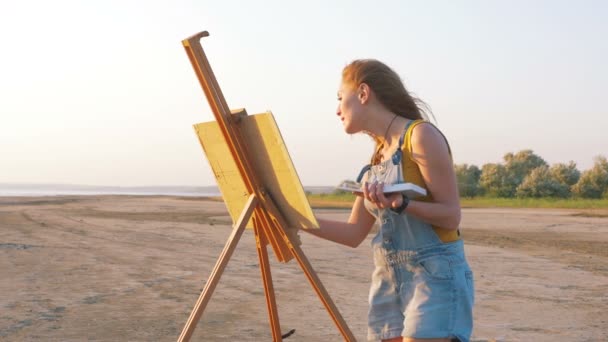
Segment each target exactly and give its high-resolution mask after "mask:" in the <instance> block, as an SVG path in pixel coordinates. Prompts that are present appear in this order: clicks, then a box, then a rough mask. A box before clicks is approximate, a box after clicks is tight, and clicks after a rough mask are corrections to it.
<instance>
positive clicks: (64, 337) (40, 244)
mask: <svg viewBox="0 0 608 342" xmlns="http://www.w3.org/2000/svg"><path fill="white" fill-rule="evenodd" d="M316 213H317V215H318V216H319V217H326V218H338V219H345V218H346V217H347V215H348V213H347V212H346V211H340V210H317V211H316ZM462 226H463V229H462V231H463V236H464V238H465V243H466V251H467V255H468V258H469V262H470V264H471V266H472V268H473V270H474V272H475V283H476V307H475V330H474V333H473V341H607V340H608V244H607V242H608V234H607V233H608V215H607V212H606V211H595V212H589V211H587V212H581V211H580V210H527V209H519V210H513V209H464V210H463V222H462ZM230 231H231V221H230V219H229V217H228V216H227V212H226V210H225V207H224V205H223V203H222V202H215V201H211V200H205V199H192V198H177V197H130V196H87V197H39V198H15V197H6V198H0V341H83V340H88V341H175V340H176V339H177V337H178V336H179V334H180V332H181V329H182V327H183V326H184V324H185V322H186V320H187V318H188V316H189V314H190V311H191V309H192V307H193V305H194V303H195V302H196V299H197V298H198V295H199V293H200V291H201V289H202V287H203V286H204V283H205V281H206V280H207V278H208V276H209V275H210V273H211V270H212V268H213V266H214V264H215V261H216V260H217V257H218V256H219V254H220V252H221V250H222V248H223V246H224V243H225V242H226V240H227V238H228V236H229V234H230ZM300 237H301V240H302V249H303V250H304V252H305V253H306V255H307V256H308V258H309V260H310V262H311V264H312V265H313V267H314V268H315V270H316V271H317V273H318V275H319V277H320V278H321V280H322V282H323V284H324V285H325V287H326V288H327V290H328V292H329V293H330V295H331V297H332V298H333V300H334V302H335V303H336V305H337V307H338V308H339V309H340V311H341V313H342V315H343V317H344V319H345V320H346V322H347V323H348V325H349V326H350V328H351V330H352V331H353V333H354V334H355V336H356V337H357V339H358V340H365V334H366V315H367V292H368V285H369V276H370V273H371V271H372V262H371V252H370V249H369V241H366V242H364V244H363V245H362V246H360V247H359V248H357V249H351V248H348V247H343V246H339V245H336V244H332V243H329V242H326V241H323V240H320V239H318V238H315V237H313V236H311V235H309V234H305V233H300ZM369 238H371V235H370V237H369ZM269 252H270V259H271V265H272V276H273V278H274V286H275V291H276V298H277V302H278V307H279V317H280V320H281V328H282V330H283V331H284V332H287V331H289V330H291V329H296V332H295V334H294V335H292V336H291V337H289V338H288V339H286V341H340V340H342V338H341V335H339V333H338V330H337V329H336V327H335V326H334V324H333V323H332V321H331V319H330V317H329V315H328V314H327V312H326V311H325V309H324V308H323V306H322V304H321V302H320V301H319V299H318V297H317V296H316V294H315V293H314V291H313V290H312V288H311V287H310V285H309V283H308V281H307V280H306V278H305V276H304V275H303V273H302V272H301V270H300V268H299V266H298V264H297V263H296V262H295V261H292V262H289V263H287V264H282V263H278V262H276V261H275V258H274V255H273V254H272V251H271V250H270V249H269ZM267 317H268V316H267V312H266V301H265V297H264V289H263V287H262V283H261V279H260V271H259V266H258V258H257V254H256V249H255V244H254V238H253V234H252V232H251V231H246V232H245V234H244V235H243V237H242V239H241V241H240V244H239V246H238V248H237V250H236V252H235V254H234V255H233V257H232V259H231V261H230V263H229V264H228V267H227V269H226V271H225V273H224V275H223V277H222V279H221V281H220V283H219V285H218V287H217V289H216V291H215V293H214V295H213V298H212V299H211V302H210V304H209V306H208V307H207V309H206V310H205V312H204V315H203V317H202V319H201V321H200V323H199V324H198V326H197V329H196V331H195V334H194V337H193V339H192V340H193V341H222V340H226V339H238V340H245V341H270V340H271V339H272V338H271V334H270V330H269V327H268V318H267Z"/></svg>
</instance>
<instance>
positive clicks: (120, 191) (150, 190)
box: [0, 184, 221, 197]
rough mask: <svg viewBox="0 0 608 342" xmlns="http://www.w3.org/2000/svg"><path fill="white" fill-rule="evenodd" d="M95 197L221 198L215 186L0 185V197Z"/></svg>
mask: <svg viewBox="0 0 608 342" xmlns="http://www.w3.org/2000/svg"><path fill="white" fill-rule="evenodd" d="M64 195H73V196H95V195H132V196H158V195H161V196H186V197H216V196H221V193H220V191H219V189H218V188H217V187H216V186H199V187H196V186H192V187H188V186H158V187H155V186H145V187H111V186H83V185H61V184H59V185H54V184H39V185H36V184H0V197H16V196H24V197H34V196H64Z"/></svg>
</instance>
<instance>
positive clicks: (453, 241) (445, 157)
mask: <svg viewBox="0 0 608 342" xmlns="http://www.w3.org/2000/svg"><path fill="white" fill-rule="evenodd" d="M338 101H339V106H338V109H337V112H336V114H337V115H338V117H339V118H340V120H341V121H342V124H343V126H344V130H345V132H346V133H348V134H354V133H358V132H364V133H366V134H369V135H370V136H372V137H373V139H374V141H375V144H376V146H375V149H374V151H375V152H374V153H373V155H372V157H371V163H370V165H367V166H366V167H365V168H364V169H363V170H362V171H361V174H360V177H359V178H360V179H362V180H363V184H364V192H363V195H361V196H358V197H357V198H356V200H355V202H354V205H353V208H352V211H351V214H350V218H349V219H348V221H347V222H338V221H330V220H323V219H319V224H320V229H319V230H307V231H308V232H310V233H311V234H314V235H316V236H319V237H322V238H324V239H327V240H330V241H334V242H337V243H341V244H344V245H347V246H351V247H357V246H358V245H359V244H361V242H362V241H363V240H364V239H365V238H366V236H367V235H368V233H369V232H370V230H371V228H372V226H373V224H374V223H375V222H376V221H378V223H379V227H380V229H379V231H378V233H377V234H376V235H375V237H374V238H373V240H372V248H373V255H374V265H375V270H374V272H373V274H372V277H371V278H372V279H371V288H370V294H369V303H370V308H369V315H368V338H369V340H381V341H408V342H409V341H424V342H429V341H462V342H464V341H469V338H470V335H471V331H472V327H473V318H472V308H473V302H474V287H473V274H472V272H471V269H470V268H469V265H468V263H467V260H466V257H465V254H464V247H463V241H462V239H461V238H460V231H459V229H458V228H459V224H460V202H459V195H458V187H457V185H456V177H455V174H454V170H453V164H452V157H451V152H450V148H449V145H448V142H447V140H446V138H445V137H444V135H443V134H442V133H441V132H440V131H439V130H438V129H437V128H436V127H435V126H434V125H432V124H431V123H429V122H428V121H427V120H426V116H425V115H424V112H423V111H422V110H421V108H420V107H419V103H420V102H419V101H418V100H416V99H415V98H414V97H413V96H411V95H410V94H409V93H408V91H407V90H406V88H405V86H404V85H403V82H402V81H401V79H400V77H399V76H398V75H397V73H395V72H394V71H393V70H392V69H391V68H389V67H388V66H386V65H385V64H383V63H381V62H379V61H377V60H355V61H353V62H352V63H350V64H348V65H347V66H346V67H345V68H344V70H343V71H342V82H341V86H340V89H339V91H338ZM402 182H409V183H414V184H417V185H419V186H421V187H423V188H425V189H426V190H427V196H425V197H418V198H412V199H410V198H408V197H406V196H405V195H402V194H401V193H397V194H391V195H385V194H384V192H383V186H384V184H394V183H402Z"/></svg>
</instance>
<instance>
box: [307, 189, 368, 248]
mask: <svg viewBox="0 0 608 342" xmlns="http://www.w3.org/2000/svg"><path fill="white" fill-rule="evenodd" d="M375 220H376V219H375V218H374V216H372V215H371V214H370V213H369V212H368V211H367V209H365V206H364V205H363V197H361V196H357V197H356V198H355V203H354V204H353V209H352V211H351V213H350V217H349V219H348V221H347V222H340V221H332V220H325V219H319V220H318V222H319V228H320V229H304V231H305V232H307V233H310V234H312V235H315V236H318V237H320V238H323V239H326V240H329V241H333V242H337V243H340V244H343V245H346V246H349V247H353V248H355V247H357V246H359V245H360V244H361V242H363V240H365V237H366V236H367V234H369V231H370V230H371V229H372V226H373V225H374V222H375Z"/></svg>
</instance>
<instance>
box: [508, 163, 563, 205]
mask: <svg viewBox="0 0 608 342" xmlns="http://www.w3.org/2000/svg"><path fill="white" fill-rule="evenodd" d="M516 195H517V197H537V198H538V197H562V198H564V197H568V196H570V187H569V186H568V184H566V183H561V182H560V181H559V180H558V179H557V178H555V177H553V176H552V174H551V171H550V169H549V167H548V166H547V165H543V166H539V167H537V168H536V169H534V170H532V171H531V172H530V173H529V174H528V175H527V176H526V178H524V180H523V181H522V182H521V184H520V185H519V186H518V187H517V192H516Z"/></svg>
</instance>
